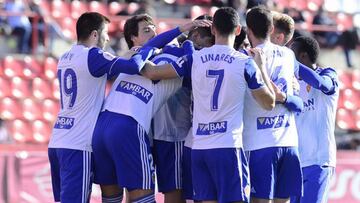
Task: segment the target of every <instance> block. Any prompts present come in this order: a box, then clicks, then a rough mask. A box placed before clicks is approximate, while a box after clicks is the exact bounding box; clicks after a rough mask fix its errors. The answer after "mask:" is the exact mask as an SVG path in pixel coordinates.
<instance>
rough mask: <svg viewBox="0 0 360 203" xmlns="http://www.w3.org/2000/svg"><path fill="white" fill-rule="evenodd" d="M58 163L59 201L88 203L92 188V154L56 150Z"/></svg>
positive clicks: (71, 150)
mask: <svg viewBox="0 0 360 203" xmlns="http://www.w3.org/2000/svg"><path fill="white" fill-rule="evenodd" d="M56 153H57V157H58V159H59V163H60V166H61V167H60V188H61V192H60V201H61V202H84V203H86V202H89V201H90V195H91V186H92V182H93V180H92V177H93V170H92V162H93V161H92V153H91V152H88V151H81V150H73V149H56Z"/></svg>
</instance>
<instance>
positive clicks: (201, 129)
mask: <svg viewBox="0 0 360 203" xmlns="http://www.w3.org/2000/svg"><path fill="white" fill-rule="evenodd" d="M226 130H227V121H220V122H212V123H199V125H198V128H197V131H196V135H212V134H215V133H225V132H226Z"/></svg>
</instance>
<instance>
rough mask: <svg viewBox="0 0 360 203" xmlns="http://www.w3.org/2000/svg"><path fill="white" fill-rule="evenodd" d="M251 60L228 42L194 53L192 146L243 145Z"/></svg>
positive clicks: (232, 146)
mask: <svg viewBox="0 0 360 203" xmlns="http://www.w3.org/2000/svg"><path fill="white" fill-rule="evenodd" d="M248 62H249V58H248V57H247V56H246V55H244V54H241V53H240V52H237V51H236V50H235V49H233V48H231V47H229V46H226V45H214V46H212V47H209V48H203V49H202V50H200V51H196V52H195V53H194V54H193V63H192V73H191V79H192V89H193V96H194V118H193V135H194V139H193V149H211V148H229V147H231V148H234V147H242V136H241V135H242V130H243V108H244V106H243V101H244V96H245V89H246V88H247V84H246V80H245V76H244V70H245V66H246V63H248Z"/></svg>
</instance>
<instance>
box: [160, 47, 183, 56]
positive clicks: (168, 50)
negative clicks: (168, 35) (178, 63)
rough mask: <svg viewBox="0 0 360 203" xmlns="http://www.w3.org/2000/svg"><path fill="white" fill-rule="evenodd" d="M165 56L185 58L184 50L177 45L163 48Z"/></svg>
mask: <svg viewBox="0 0 360 203" xmlns="http://www.w3.org/2000/svg"><path fill="white" fill-rule="evenodd" d="M163 53H164V54H171V55H173V56H177V57H181V56H184V55H185V53H184V49H183V48H181V47H177V46H175V45H167V46H165V47H164V48H163Z"/></svg>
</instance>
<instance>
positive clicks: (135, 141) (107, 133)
mask: <svg viewBox="0 0 360 203" xmlns="http://www.w3.org/2000/svg"><path fill="white" fill-rule="evenodd" d="M92 144H93V152H94V164H95V169H94V170H95V171H94V172H95V181H94V182H95V183H97V184H100V185H115V184H118V185H119V187H125V188H127V190H129V191H132V190H135V189H144V190H148V189H152V190H153V189H154V181H155V169H154V166H153V158H152V155H151V153H150V151H151V150H150V145H149V139H148V136H147V135H146V132H145V130H144V129H143V127H141V126H140V125H139V124H138V123H137V122H136V121H135V120H134V119H133V118H132V117H129V116H126V115H122V114H117V113H113V112H109V111H105V112H102V113H100V115H99V118H98V120H97V123H96V125H95V130H94V135H93V140H92Z"/></svg>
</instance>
